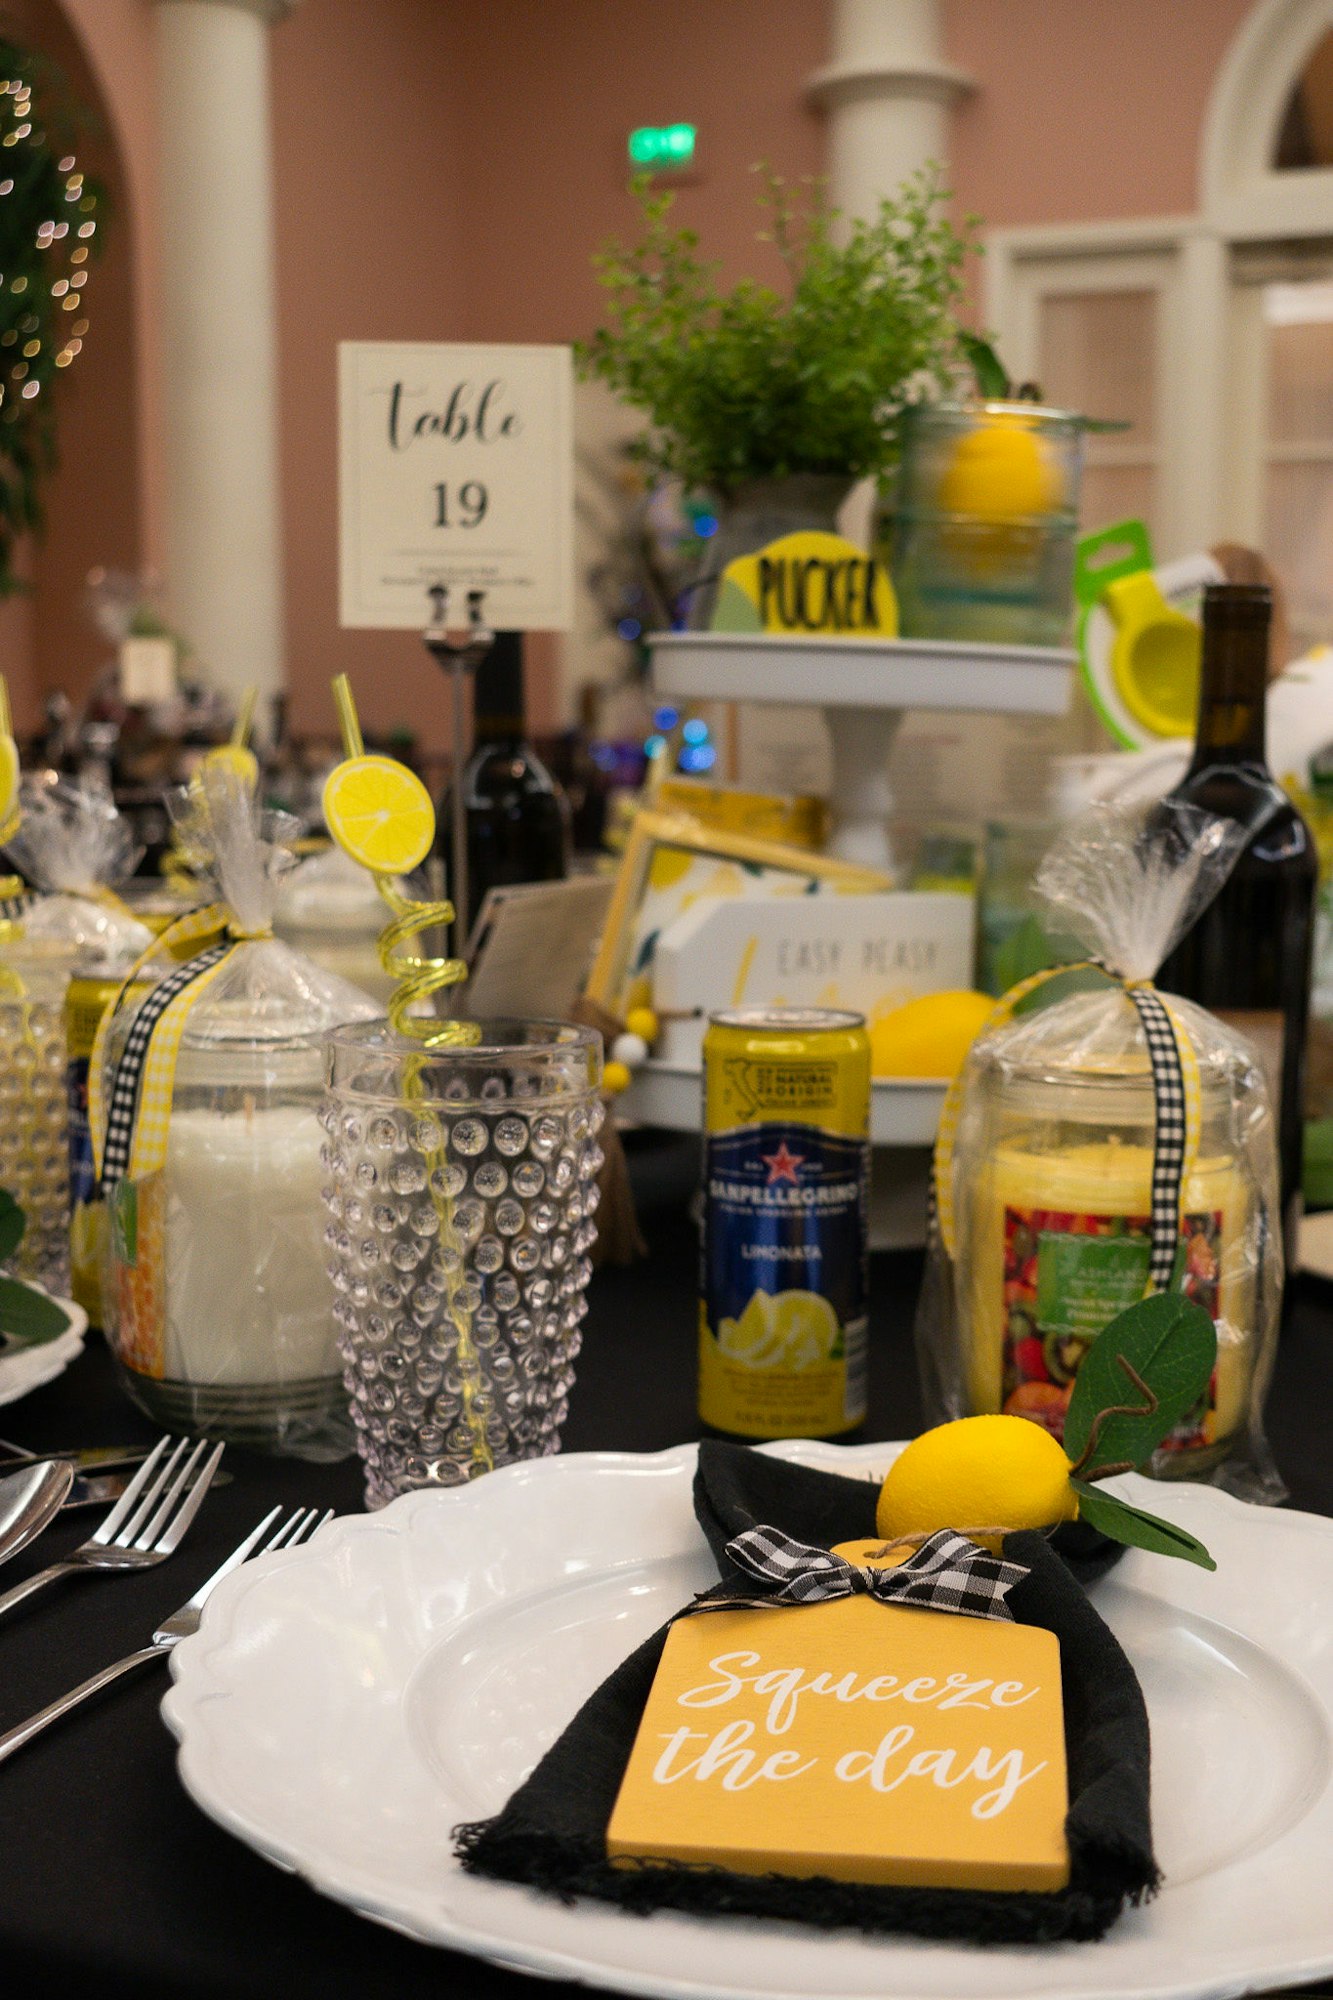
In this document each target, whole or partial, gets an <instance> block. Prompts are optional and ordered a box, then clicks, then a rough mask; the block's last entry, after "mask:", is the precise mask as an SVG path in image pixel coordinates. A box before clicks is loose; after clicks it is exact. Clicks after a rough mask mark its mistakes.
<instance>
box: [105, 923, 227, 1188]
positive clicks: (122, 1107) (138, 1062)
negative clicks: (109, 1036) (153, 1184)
mask: <svg viewBox="0 0 1333 2000" xmlns="http://www.w3.org/2000/svg"><path fill="white" fill-rule="evenodd" d="M234 950H235V946H234V945H233V944H230V943H228V944H219V945H214V946H213V947H212V949H211V950H209V951H201V952H198V953H196V955H195V957H193V958H189V959H187V960H186V961H185V963H184V965H182V966H180V967H179V968H178V970H177V971H175V972H172V973H169V974H168V975H167V977H166V978H165V979H161V980H159V981H158V983H157V985H156V986H154V987H153V989H152V991H151V993H150V994H149V995H148V997H147V999H146V1000H145V1001H144V1002H143V1005H142V1006H141V1007H140V1008H139V1011H138V1013H137V1014H136V1015H135V1017H134V1019H133V1021H132V1022H131V1023H130V1031H129V1034H128V1035H127V1036H126V1038H125V1047H124V1048H123V1049H122V1051H121V1055H120V1061H119V1062H118V1063H117V1064H116V1074H115V1077H114V1079H113V1081H112V1085H111V1090H110V1093H109V1095H108V1098H107V1113H106V1149H105V1152H104V1153H103V1156H102V1192H103V1193H104V1194H106V1193H109V1192H110V1190H111V1189H112V1188H113V1187H114V1186H115V1185H116V1183H117V1182H118V1181H122V1180H124V1178H125V1175H126V1173H127V1172H128V1171H129V1164H130V1152H131V1149H132V1147H133V1145H134V1117H135V1111H136V1109H137V1107H138V1102H139V1090H140V1086H141V1084H142V1082H143V1071H144V1064H145V1063H146V1061H147V1060H148V1050H149V1046H150V1044H151V1042H152V1039H153V1030H154V1028H155V1027H156V1026H157V1024H158V1022H159V1021H160V1020H161V1018H162V1016H163V1014H164V1013H165V1012H166V1010H167V1008H168V1007H169V1006H170V1005H171V1002H172V1001H173V1000H174V999H175V998H176V995H177V994H178V993H182V992H184V990H185V988H186V987H187V986H192V985H193V984H194V982H195V980H196V979H199V978H202V976H203V974H204V973H206V972H211V971H212V969H213V967H214V966H215V965H217V964H218V963H219V961H220V960H221V959H224V958H226V957H227V955H228V953H229V952H231V951H234Z"/></svg>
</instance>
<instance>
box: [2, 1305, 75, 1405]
mask: <svg viewBox="0 0 1333 2000" xmlns="http://www.w3.org/2000/svg"><path fill="white" fill-rule="evenodd" d="M33 1290H34V1291H44V1290H45V1286H43V1285H34V1286H33ZM49 1296H50V1297H51V1298H53V1299H55V1302H56V1304H57V1305H58V1306H60V1307H61V1308H62V1309H63V1310H64V1311H65V1312H67V1313H68V1314H69V1325H68V1326H67V1327H66V1328H65V1331H64V1332H63V1333H58V1334H57V1335H56V1337H55V1339H54V1340H44V1341H42V1342H41V1344H40V1345H39V1346H37V1347H6V1346H5V1345H4V1344H3V1343H0V1404H5V1403H17V1401H18V1400H19V1397H20V1396H27V1395H30V1394H31V1393H32V1391H33V1390H34V1389H41V1388H43V1387H44V1386H45V1385H46V1383H48V1382H54V1381H55V1379H56V1376H57V1375H63V1374H64V1372H65V1370H66V1369H67V1368H68V1367H69V1364H70V1362H71V1361H77V1360H78V1358H79V1356H80V1355H81V1354H82V1352H83V1336H84V1334H85V1333H86V1332H87V1331H88V1315H87V1313H86V1312H85V1311H84V1310H83V1307H82V1306H76V1305H75V1303H74V1301H73V1299H62V1298H57V1297H56V1294H55V1293H54V1292H52V1293H50V1294H49Z"/></svg>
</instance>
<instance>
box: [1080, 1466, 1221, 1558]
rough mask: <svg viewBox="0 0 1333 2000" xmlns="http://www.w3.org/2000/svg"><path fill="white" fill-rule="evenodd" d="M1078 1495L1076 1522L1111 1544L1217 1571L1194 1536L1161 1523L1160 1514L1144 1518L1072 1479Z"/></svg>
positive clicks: (1101, 1491) (1111, 1495)
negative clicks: (1118, 1544) (1122, 1544)
mask: <svg viewBox="0 0 1333 2000" xmlns="http://www.w3.org/2000/svg"><path fill="white" fill-rule="evenodd" d="M1069 1483H1070V1485H1071V1486H1072V1487H1073V1489H1074V1491H1075V1493H1077V1495H1078V1518H1079V1520H1080V1521H1086V1522H1087V1524H1088V1526H1089V1527H1090V1528H1095V1529H1096V1530H1097V1532H1098V1534H1100V1535H1106V1536H1108V1537H1109V1538H1110V1540H1111V1541H1113V1542H1124V1543H1125V1544H1126V1545H1127V1546H1128V1547H1129V1548H1131V1549H1148V1550H1150V1551H1151V1553H1152V1554H1153V1555H1158V1556H1179V1557H1180V1558H1181V1560H1182V1561H1183V1562H1192V1563H1197V1564H1198V1565H1199V1568H1200V1569H1216V1568H1217V1564H1216V1563H1215V1562H1214V1561H1213V1559H1212V1557H1211V1556H1210V1555H1209V1553H1208V1551H1207V1549H1206V1548H1205V1547H1204V1545H1203V1543H1202V1542H1201V1541H1200V1540H1199V1539H1198V1537H1197V1536H1196V1535H1191V1534H1190V1533H1189V1532H1188V1531H1187V1530H1186V1529H1184V1528H1178V1527H1177V1526H1176V1524H1175V1522H1174V1521H1164V1520H1163V1519H1162V1518H1161V1516H1160V1515H1159V1514H1145V1513H1144V1512H1143V1510H1142V1508H1140V1507H1131V1506H1130V1505H1129V1503H1128V1501H1125V1500H1117V1498H1116V1496H1115V1495H1114V1493H1108V1492H1107V1491H1106V1489H1105V1487H1102V1486H1089V1485H1088V1483H1087V1481H1086V1480H1084V1479H1071V1480H1070V1482H1069Z"/></svg>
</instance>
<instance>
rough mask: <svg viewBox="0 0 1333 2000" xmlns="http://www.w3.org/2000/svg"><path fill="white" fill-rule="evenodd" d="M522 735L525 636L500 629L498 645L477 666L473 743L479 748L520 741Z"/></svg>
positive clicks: (496, 642) (497, 635)
mask: <svg viewBox="0 0 1333 2000" xmlns="http://www.w3.org/2000/svg"><path fill="white" fill-rule="evenodd" d="M523 734H524V718H523V635H522V633H521V632H497V633H496V635H495V644H494V645H493V646H492V648H491V650H490V652H489V653H488V654H487V656H486V658H485V659H484V660H483V661H482V663H481V665H480V666H479V667H478V669H477V684H476V692H475V698H474V701H473V710H472V735H473V742H474V743H475V745H476V746H477V748H478V749H480V748H481V747H482V746H483V745H489V744H498V743H521V742H522V740H523Z"/></svg>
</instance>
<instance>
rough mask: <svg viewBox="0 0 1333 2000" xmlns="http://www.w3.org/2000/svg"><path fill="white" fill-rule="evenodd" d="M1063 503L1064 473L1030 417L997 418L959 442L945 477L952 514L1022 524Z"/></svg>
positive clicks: (944, 504)
mask: <svg viewBox="0 0 1333 2000" xmlns="http://www.w3.org/2000/svg"><path fill="white" fill-rule="evenodd" d="M1059 502H1060V474H1059V471H1058V469H1057V467H1056V466H1055V465H1053V464H1052V462H1051V459H1050V455H1049V453H1048V452H1047V450H1046V448H1045V446H1044V445H1043V443H1042V441H1041V439H1040V438H1039V437H1038V436H1037V434H1036V433H1035V431H1033V429H1032V428H1031V426H1030V425H1029V424H1028V422H1027V421H1026V419H1025V418H1023V417H1019V416H1012V415H995V416H990V417H987V418H986V419H985V421H984V422H982V423H980V424H978V425H977V427H976V429H975V430H971V431H968V432H967V434H966V435H965V436H964V437H961V438H959V440H958V442H957V444H956V445H955V446H954V448H953V451H952V452H951V453H950V455H949V462H948V464H947V465H946V466H945V468H944V471H943V473H942V474H941V476H940V485H939V504H940V506H941V508H942V509H943V511H944V512H945V513H946V514H967V515H969V516H970V517H971V518H972V519H973V520H974V521H1022V520H1030V519H1031V518H1032V517H1033V515H1035V514H1049V513H1050V511H1051V509H1052V508H1053V507H1056V506H1058V505H1059Z"/></svg>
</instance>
